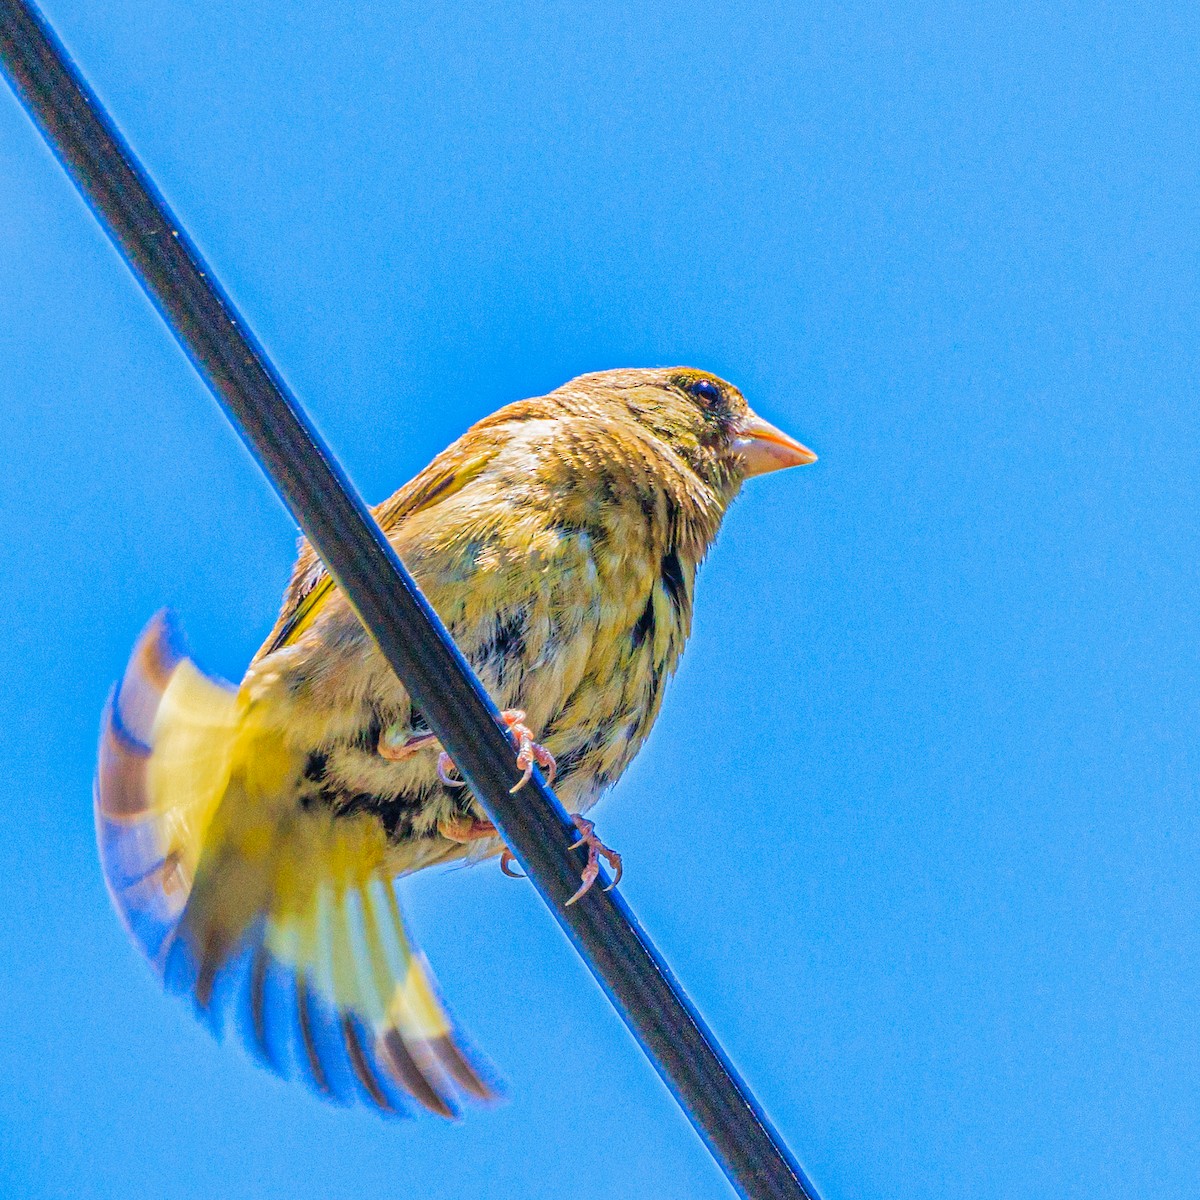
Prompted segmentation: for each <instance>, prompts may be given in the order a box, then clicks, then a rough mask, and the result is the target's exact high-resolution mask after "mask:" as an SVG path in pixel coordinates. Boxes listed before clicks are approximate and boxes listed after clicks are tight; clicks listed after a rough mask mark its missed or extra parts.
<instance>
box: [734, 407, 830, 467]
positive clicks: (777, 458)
mask: <svg viewBox="0 0 1200 1200" xmlns="http://www.w3.org/2000/svg"><path fill="white" fill-rule="evenodd" d="M733 449H734V452H735V453H736V454H737V456H738V458H740V459H741V461H742V463H743V465H744V467H745V471H746V478H747V479H749V478H750V476H751V475H765V474H766V473H767V472H768V471H782V470H783V468H784V467H803V466H805V465H806V464H807V463H814V462H816V461H817V456H816V455H815V454H814V453H813V452H812V451H811V450H810V449H809V448H808V447H807V446H802V445H800V443H799V442H798V441H796V439H795V438H794V437H789V436H788V435H787V434H786V433H784V432H783V430H782V429H776V428H775V426H774V425H772V424H771V423H770V422H769V421H764V420H763V419H762V417H758V416H755V415H754V413H751V414H750V415H749V416H748V417H747V418H746V419H745V421H743V422H742V427H741V429H740V431H739V432H738V436H737V437H736V438H734V440H733Z"/></svg>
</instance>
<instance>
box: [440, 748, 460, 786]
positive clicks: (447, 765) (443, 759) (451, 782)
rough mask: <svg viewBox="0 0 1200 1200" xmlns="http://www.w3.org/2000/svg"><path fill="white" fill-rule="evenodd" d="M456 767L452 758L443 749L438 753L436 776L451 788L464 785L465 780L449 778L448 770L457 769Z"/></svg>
mask: <svg viewBox="0 0 1200 1200" xmlns="http://www.w3.org/2000/svg"><path fill="white" fill-rule="evenodd" d="M457 770H458V768H457V767H456V766H455V765H454V759H452V758H451V757H450V755H448V754H447V753H446V752H445V750H443V751H442V752H441V754H439V755H438V761H437V777H438V778H439V779H440V780H441V781H442V782H443V783H444V784H445V785H446V786H447V787H451V788H460V787H466V786H467V784H466V780H464V779H451V778H450V772H451V771H457Z"/></svg>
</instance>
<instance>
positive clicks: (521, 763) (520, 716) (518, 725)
mask: <svg viewBox="0 0 1200 1200" xmlns="http://www.w3.org/2000/svg"><path fill="white" fill-rule="evenodd" d="M500 715H501V716H502V717H503V718H504V721H505V724H507V725H508V732H509V733H511V734H512V739H513V741H514V742H515V743H516V745H517V766H518V767H520V768H521V770H522V771H523V772H524V774H523V775H522V776H521V778H520V779H519V780H517V782H516V784H515V785H514V786H513V787H511V788H509V792H510V793H512V792H519V791H520V790H521V789H522V788H523V787H524V786H525V785H526V784H527V783H528V782H529V781H530V779H531V778H532V777H533V764H534V763H537V765H538V766H539V767H541V768H542V769H543V770H544V771H545V772H546V782H547V783H553V782H554V775H555V772H556V771H557V770H558V763H556V762H555V761H554V755H553V754H551V753H550V751H549V750H547V749H546V747H545V746H539V745H538V743H537V742H535V741H534V740H533V731H532V730H531V729H530V728H529V726H528V725H526V724H525V723H524V722H525V710H524V709H522V708H508V709H505V710H504V712H502V713H501V714H500Z"/></svg>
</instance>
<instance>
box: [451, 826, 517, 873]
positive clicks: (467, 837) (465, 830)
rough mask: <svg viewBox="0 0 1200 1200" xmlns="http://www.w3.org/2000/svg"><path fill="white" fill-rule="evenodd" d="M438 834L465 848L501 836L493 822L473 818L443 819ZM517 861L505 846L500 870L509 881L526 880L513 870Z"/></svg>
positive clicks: (501, 856)
mask: <svg viewBox="0 0 1200 1200" xmlns="http://www.w3.org/2000/svg"><path fill="white" fill-rule="evenodd" d="M438 833H440V834H441V835H442V837H444V838H446V839H447V840H448V841H451V842H458V843H459V844H460V845H464V846H465V845H468V844H469V843H470V842H477V841H480V840H481V839H483V838H494V837H499V836H500V834H499V832H498V831H497V829H496V827H495V825H493V824H492V823H491V821H478V820H475V819H474V818H472V817H443V818H442V819H441V820H440V821H439V822H438ZM516 861H517V860H516V856H515V855H514V854H513V852H512V851H511V850H510V849H509V848H508V847H507V846H505V847H504V850H503V852H502V853H501V855H500V870H502V871H503V872H504V873H505V875H507V876H508V877H509V879H524V878H525V876H524V875H522V874H521V873H520V872H519V871H514V870H513V869H512V864H513V863H514V862H516Z"/></svg>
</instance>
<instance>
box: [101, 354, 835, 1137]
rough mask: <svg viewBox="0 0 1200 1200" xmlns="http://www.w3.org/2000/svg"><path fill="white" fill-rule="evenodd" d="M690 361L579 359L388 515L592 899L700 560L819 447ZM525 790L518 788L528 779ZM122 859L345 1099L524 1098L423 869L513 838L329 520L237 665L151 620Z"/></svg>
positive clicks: (122, 733)
mask: <svg viewBox="0 0 1200 1200" xmlns="http://www.w3.org/2000/svg"><path fill="white" fill-rule="evenodd" d="M815 458H816V456H815V455H814V454H813V453H812V451H810V450H808V449H807V448H806V447H805V446H803V445H802V444H801V443H799V442H797V441H796V440H795V439H794V438H792V437H791V436H789V435H788V434H786V433H783V432H782V431H781V430H779V429H777V428H776V427H775V426H773V425H771V424H769V423H768V422H767V421H765V420H763V419H762V418H761V417H759V416H757V415H756V414H755V413H754V412H753V411H752V410H751V409H750V407H749V405H748V404H747V402H746V400H745V398H744V396H743V395H742V393H741V392H740V391H739V390H738V389H737V388H736V387H734V386H733V385H732V384H730V383H728V382H726V381H725V380H723V379H721V378H719V377H717V376H716V375H713V374H710V373H708V372H705V371H700V370H696V369H694V368H687V367H673V368H654V369H620V370H611V371H602V372H597V373H593V374H589V375H583V376H580V377H579V378H577V379H574V380H572V381H570V382H569V383H566V384H564V385H563V386H561V387H559V388H557V389H556V390H554V391H552V392H549V393H548V394H546V395H544V396H540V397H536V398H533V399H527V400H520V401H517V402H515V403H511V404H508V405H506V406H505V407H503V408H500V409H499V410H498V411H496V412H494V413H492V414H491V415H490V416H487V417H485V418H484V419H482V420H480V421H479V422H478V423H476V424H475V425H473V426H472V427H471V428H469V429H468V430H467V431H466V432H465V433H464V434H463V435H462V436H461V437H460V438H459V439H458V440H457V441H455V442H454V443H453V444H452V445H450V446H449V447H448V448H447V449H446V450H444V451H443V452H442V453H441V454H439V455H437V457H436V458H434V459H433V461H432V462H431V463H430V464H429V465H428V466H427V467H425V469H424V470H422V471H421V472H420V473H419V474H417V475H416V476H415V477H414V478H413V479H412V480H411V481H410V482H409V483H407V484H406V485H405V486H403V487H402V488H401V489H400V490H399V491H397V492H396V493H395V494H394V495H393V496H392V497H391V498H390V499H388V500H386V501H384V502H383V503H382V504H380V505H378V506H377V507H375V508H374V509H373V510H372V511H373V515H374V517H375V519H376V521H377V522H378V523H379V526H380V528H381V529H382V530H383V532H384V533H385V535H386V536H387V537H388V539H389V540H390V542H391V544H392V546H393V547H394V548H395V549H396V551H397V552H398V554H399V556H400V558H401V560H402V561H403V562H404V563H405V565H406V566H407V567H408V570H409V571H410V572H411V573H412V575H413V577H414V578H415V580H416V581H417V583H418V585H419V586H420V588H421V590H422V592H423V593H424V595H425V596H426V598H427V599H428V600H429V602H430V603H431V604H432V606H433V608H434V609H435V610H436V611H437V613H438V615H439V616H440V617H441V619H442V621H443V622H444V623H445V624H446V626H447V628H448V629H449V631H450V633H451V634H452V636H453V637H454V639H455V641H456V643H457V645H458V646H459V648H460V649H461V651H462V652H463V654H464V655H465V656H466V658H467V660H468V662H469V663H470V664H471V666H472V667H473V668H474V670H475V671H476V672H477V674H478V675H479V678H480V679H481V681H482V682H483V684H484V686H485V688H486V689H487V691H488V693H489V694H490V696H491V697H492V699H493V700H494V702H495V703H496V705H497V706H498V707H499V708H500V709H501V710H502V715H503V717H504V720H505V721H506V723H507V725H508V727H509V729H510V731H511V734H512V737H513V750H514V753H515V754H516V755H517V764H518V766H519V767H520V768H522V770H523V772H524V774H523V776H522V782H523V781H524V780H525V779H527V778H529V776H530V774H531V773H532V771H533V770H534V769H535V767H536V768H541V769H542V770H544V771H545V773H546V775H547V776H548V777H549V776H552V777H553V779H554V782H555V784H556V788H557V794H558V797H559V799H560V800H561V802H562V803H563V805H564V807H565V809H566V810H567V812H568V814H570V815H571V817H572V819H573V820H574V822H575V824H576V827H577V828H578V830H579V842H578V844H579V845H583V846H584V847H586V850H587V866H586V868H585V869H584V871H583V874H582V877H581V882H580V888H579V891H578V892H577V893H576V896H575V897H572V902H573V901H574V900H576V899H578V898H579V897H580V896H581V895H583V894H586V891H587V889H588V888H589V887H590V886H591V885H592V883H593V882H594V881H595V880H596V878H597V877H598V873H599V865H598V864H599V862H600V861H601V860H604V861H607V862H608V863H609V865H610V866H611V867H612V868H613V870H614V873H615V878H614V880H613V883H614V884H615V883H616V880H617V879H619V878H620V870H621V866H622V864H621V859H620V856H619V855H618V854H616V853H615V852H614V851H612V850H611V849H610V848H609V847H607V846H605V845H604V843H603V842H602V841H601V840H600V838H599V837H598V836H597V835H596V833H595V827H594V825H593V823H592V822H591V820H590V819H588V818H587V816H586V815H585V814H586V813H588V812H589V811H590V810H591V809H592V806H593V805H594V804H595V803H596V801H597V800H598V799H599V798H600V796H601V795H602V794H603V793H604V792H605V791H607V790H608V789H609V788H610V787H611V786H612V784H613V783H615V782H616V780H617V779H619V778H620V776H621V774H622V772H623V771H624V770H625V769H626V767H628V765H629V763H630V762H631V760H632V759H633V757H634V756H635V755H636V754H637V752H638V750H639V749H640V747H641V746H642V744H643V742H644V741H645V739H646V737H647V735H648V734H649V732H650V729H651V726H652V725H653V724H654V721H655V719H656V717H657V715H658V713H659V709H660V706H661V704H662V700H663V693H664V687H665V684H666V682H667V680H668V679H669V678H670V676H671V675H672V673H673V672H674V671H675V669H676V666H677V664H678V662H679V657H680V654H681V652H682V651H683V648H684V644H685V642H686V641H687V639H688V636H689V633H690V630H691V624H692V610H693V594H694V587H695V580H696V572H697V569H698V568H699V566H700V564H701V561H702V560H703V559H704V557H705V555H706V554H707V552H708V550H709V548H710V546H711V545H712V543H713V541H714V539H715V537H716V535H717V531H718V528H719V526H720V524H721V521H722V518H723V517H724V515H725V513H726V511H727V509H728V508H729V505H730V503H731V502H732V501H733V499H734V497H735V496H736V495H737V493H738V492H739V490H740V488H741V486H742V484H743V483H744V482H745V481H746V480H747V479H749V478H751V477H753V476H757V475H761V474H765V473H767V472H771V471H776V470H779V469H781V468H786V467H791V466H798V465H802V464H805V463H810V462H813V461H815ZM518 786H520V784H518ZM94 811H95V820H96V831H97V839H98V846H99V855H100V860H101V865H102V868H103V873H104V877H105V881H106V883H107V886H108V890H109V893H110V896H111V898H112V901H113V904H114V906H115V908H116V910H117V913H118V915H119V916H120V917H121V919H122V921H123V922H124V924H125V926H126V929H127V930H128V932H129V934H130V937H131V938H132V940H133V942H134V943H135V945H136V946H137V947H138V948H139V949H140V950H141V952H142V953H143V954H144V955H145V957H146V958H147V959H148V960H149V961H150V963H151V964H152V966H153V967H154V969H155V971H156V973H157V974H158V975H159V977H160V979H161V981H162V982H163V983H164V984H165V986H166V987H167V988H168V989H169V990H171V991H174V992H177V993H180V994H183V995H185V996H188V997H190V999H191V1001H192V1003H193V1005H194V1007H195V1008H196V1010H197V1012H198V1014H199V1015H200V1016H201V1018H202V1019H204V1020H205V1021H206V1022H207V1023H209V1024H210V1025H211V1026H212V1027H213V1028H214V1030H216V1031H217V1032H220V1031H221V1030H222V1029H224V1028H225V1026H226V1025H227V1024H235V1025H236V1026H237V1028H238V1029H239V1031H240V1033H241V1035H242V1038H243V1040H244V1042H245V1043H246V1045H247V1046H248V1047H249V1049H250V1051H251V1052H252V1054H253V1055H254V1056H255V1057H256V1058H258V1059H259V1060H260V1061H261V1062H262V1063H263V1064H265V1065H266V1066H268V1067H269V1068H271V1069H272V1070H274V1071H275V1072H276V1073H277V1074H279V1075H282V1076H284V1077H287V1078H300V1079H302V1080H303V1081H304V1082H306V1083H307V1084H308V1085H309V1086H310V1087H311V1088H312V1089H313V1090H315V1091H316V1092H317V1093H319V1094H320V1095H322V1096H323V1097H325V1098H327V1099H330V1100H333V1101H335V1102H338V1103H342V1104H355V1103H359V1104H363V1105H365V1106H367V1107H370V1108H374V1109H376V1110H378V1111H380V1112H382V1113H385V1114H395V1115H402V1114H409V1113H413V1112H416V1111H419V1110H421V1109H426V1110H429V1111H431V1112H433V1113H436V1114H438V1115H441V1116H444V1117H455V1116H457V1115H459V1114H460V1112H461V1110H462V1108H463V1106H464V1105H465V1104H466V1103H468V1102H481V1103H486V1102H489V1101H492V1100H494V1099H496V1098H497V1097H498V1095H499V1094H500V1090H499V1085H498V1084H497V1082H496V1080H495V1078H494V1073H493V1072H492V1070H491V1068H490V1067H488V1066H487V1065H485V1064H484V1063H483V1062H482V1061H481V1058H480V1056H479V1055H478V1054H477V1053H476V1052H475V1051H474V1050H473V1049H472V1048H471V1046H470V1045H469V1044H468V1042H467V1040H466V1038H465V1036H464V1035H463V1034H462V1032H461V1031H460V1029H459V1028H458V1026H457V1025H456V1023H455V1022H454V1020H453V1018H452V1017H451V1016H450V1014H449V1009H448V1007H447V1006H446V1004H445V1003H444V1001H443V1000H442V998H441V996H440V993H439V991H438V988H437V984H436V982H435V980H434V977H433V974H432V971H431V969H430V967H429V964H428V962H427V961H426V959H425V958H424V956H423V955H422V954H421V953H420V951H419V950H418V949H417V948H416V946H415V945H414V943H413V941H412V939H411V938H410V936H409V934H408V931H407V928H406V925H405V921H404V917H403V914H402V911H401V909H400V906H399V902H398V899H397V895H396V889H395V883H396V881H397V880H398V879H399V878H401V877H402V876H405V875H409V874H411V873H413V872H415V871H418V870H422V869H425V868H428V867H432V866H434V865H437V864H445V863H452V862H472V861H478V860H481V859H486V858H492V857H496V856H499V857H500V866H501V868H502V869H504V871H505V873H506V874H514V873H515V872H513V871H512V869H511V863H512V856H511V855H510V854H509V853H508V852H507V849H506V847H505V846H504V844H503V842H502V840H501V839H500V838H499V836H498V834H497V831H496V829H495V827H494V826H493V825H492V824H491V823H490V822H489V821H488V819H487V815H486V813H485V812H484V811H483V809H482V808H481V807H480V806H479V804H478V803H477V802H476V800H475V799H474V797H473V796H472V795H471V793H470V790H469V788H467V787H466V786H465V785H464V784H463V782H462V781H461V780H460V779H458V778H457V775H456V772H455V769H454V764H453V762H452V761H451V760H450V758H449V756H448V755H447V754H446V753H445V751H444V750H443V749H442V748H441V746H440V744H439V743H438V741H437V737H436V735H435V734H434V733H433V731H432V730H430V728H429V726H428V724H427V723H426V721H425V718H424V716H423V715H422V714H421V712H420V711H419V710H418V709H417V708H416V707H415V706H414V705H413V703H412V701H411V699H410V698H409V696H408V694H407V692H406V691H405V688H404V686H403V684H402V683H400V681H399V680H398V679H397V678H396V677H395V675H394V674H393V673H392V671H391V669H390V667H389V666H388V664H387V663H386V662H385V660H384V658H383V655H382V654H381V652H380V651H379V649H378V647H377V646H376V645H375V643H374V642H373V641H372V640H371V638H370V637H369V635H368V634H367V633H366V631H365V630H364V629H363V627H362V625H361V624H360V623H359V621H358V619H357V617H356V616H355V614H354V611H353V609H352V608H351V606H350V604H349V602H348V601H347V599H346V597H345V595H344V594H343V593H342V592H341V590H340V589H339V588H338V586H337V584H336V583H335V582H334V580H333V579H332V578H331V576H330V575H329V573H328V572H327V570H326V568H325V567H324V565H323V564H322V563H321V561H320V559H319V558H318V557H317V556H316V554H315V553H314V552H313V550H312V548H311V546H309V545H308V544H306V543H305V542H304V540H303V539H302V540H301V544H300V552H299V556H298V559H297V562H296V564H295V567H294V570H293V572H292V575H291V579H290V582H289V584H288V586H287V589H286V592H285V595H284V600H283V606H282V609H281V611H280V614H279V617H278V619H277V621H276V623H275V626H274V628H273V629H272V631H271V633H270V635H269V636H268V638H267V640H266V642H265V643H264V644H263V646H262V648H261V649H260V650H259V651H258V653H257V654H256V655H255V656H254V658H253V660H252V661H251V663H250V665H249V667H248V669H247V671H246V673H245V677H244V678H243V679H242V681H241V684H240V685H239V686H237V687H233V686H231V685H230V684H228V683H226V682H224V681H223V680H220V679H217V678H215V677H213V676H211V675H208V674H206V673H205V672H203V671H202V670H201V669H200V668H199V667H197V666H196V665H195V664H194V663H193V662H192V660H191V659H190V658H189V657H188V655H187V653H186V650H185V648H184V645H183V641H182V637H181V634H180V632H179V628H178V623H177V621H176V620H175V618H174V617H173V616H172V615H171V614H170V613H168V612H163V613H160V614H159V615H158V616H157V617H155V618H154V619H153V620H152V621H151V622H150V624H149V625H148V626H147V628H146V629H145V631H144V632H143V634H142V635H141V637H140V638H139V640H138V642H137V644H136V645H135V648H134V651H133V654H132V656H131V659H130V662H129V665H128V667H127V669H126V671H125V674H124V676H123V678H122V680H121V682H120V683H119V684H118V685H117V686H116V688H114V691H113V694H112V696H111V698H110V700H109V703H108V705H107V708H106V711H105V714H104V717H103V720H102V726H101V737H100V747H99V755H98V763H97V771H96V783H95V789H94Z"/></svg>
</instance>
